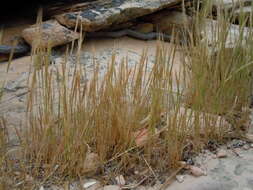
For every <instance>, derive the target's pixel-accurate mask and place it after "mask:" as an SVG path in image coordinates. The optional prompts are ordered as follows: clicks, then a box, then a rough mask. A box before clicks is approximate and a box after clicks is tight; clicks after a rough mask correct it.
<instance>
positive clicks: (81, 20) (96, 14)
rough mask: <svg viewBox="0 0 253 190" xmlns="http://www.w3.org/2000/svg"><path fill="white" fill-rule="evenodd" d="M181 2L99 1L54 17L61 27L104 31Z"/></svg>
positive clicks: (150, 0)
mask: <svg viewBox="0 0 253 190" xmlns="http://www.w3.org/2000/svg"><path fill="white" fill-rule="evenodd" d="M181 1H182V0H110V1H108V0H107V1H99V2H98V3H95V4H93V6H90V7H88V8H84V9H83V10H82V11H80V12H69V13H64V14H61V15H57V16H55V17H56V19H57V20H58V21H59V22H60V23H61V24H63V25H65V26H67V27H69V28H74V27H75V26H76V24H78V26H80V24H81V26H82V30H83V31H86V32H94V31H97V30H101V29H105V28H108V27H110V26H111V25H113V24H114V25H115V24H119V23H123V22H127V21H129V20H131V19H135V18H137V17H141V16H144V15H147V14H150V13H153V12H156V11H158V10H161V9H164V8H168V7H170V6H172V5H175V4H177V3H179V2H181Z"/></svg>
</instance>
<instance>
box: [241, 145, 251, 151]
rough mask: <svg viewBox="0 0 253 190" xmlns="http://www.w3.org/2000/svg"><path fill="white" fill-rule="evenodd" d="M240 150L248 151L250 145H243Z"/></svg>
mask: <svg viewBox="0 0 253 190" xmlns="http://www.w3.org/2000/svg"><path fill="white" fill-rule="evenodd" d="M242 148H243V149H244V150H249V149H250V145H249V144H245V145H244V146H243V147H242Z"/></svg>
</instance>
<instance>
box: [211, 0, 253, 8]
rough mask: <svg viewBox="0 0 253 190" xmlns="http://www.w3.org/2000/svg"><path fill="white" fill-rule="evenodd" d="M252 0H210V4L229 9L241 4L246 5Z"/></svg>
mask: <svg viewBox="0 0 253 190" xmlns="http://www.w3.org/2000/svg"><path fill="white" fill-rule="evenodd" d="M251 2H252V0H222V1H221V0H212V5H213V7H214V8H215V9H222V10H231V9H232V8H236V7H239V6H243V5H248V4H250V3H251Z"/></svg>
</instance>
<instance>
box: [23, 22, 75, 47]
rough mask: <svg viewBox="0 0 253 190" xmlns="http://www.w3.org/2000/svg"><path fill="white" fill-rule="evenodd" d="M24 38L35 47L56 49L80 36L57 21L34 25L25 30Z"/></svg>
mask: <svg viewBox="0 0 253 190" xmlns="http://www.w3.org/2000/svg"><path fill="white" fill-rule="evenodd" d="M22 36H23V38H24V39H25V40H26V42H27V43H29V44H30V45H31V46H33V47H42V48H47V47H55V46H59V45H63V44H66V43H69V42H71V41H73V40H76V39H78V38H79V34H78V33H76V32H73V31H71V30H69V29H67V28H66V27H64V26H62V25H60V24H59V23H58V22H57V21H56V20H48V21H46V22H43V23H42V24H41V26H39V25H32V26H30V27H29V28H26V29H24V30H23V33H22Z"/></svg>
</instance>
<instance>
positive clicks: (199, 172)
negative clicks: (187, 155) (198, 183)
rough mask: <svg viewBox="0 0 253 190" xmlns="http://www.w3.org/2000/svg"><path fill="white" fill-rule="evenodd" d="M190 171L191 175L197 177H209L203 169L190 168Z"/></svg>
mask: <svg viewBox="0 0 253 190" xmlns="http://www.w3.org/2000/svg"><path fill="white" fill-rule="evenodd" d="M189 169H190V172H191V174H192V175H193V176H195V177H200V176H204V175H207V174H206V172H205V171H204V170H202V169H201V168H199V167H197V166H190V167H189Z"/></svg>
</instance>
